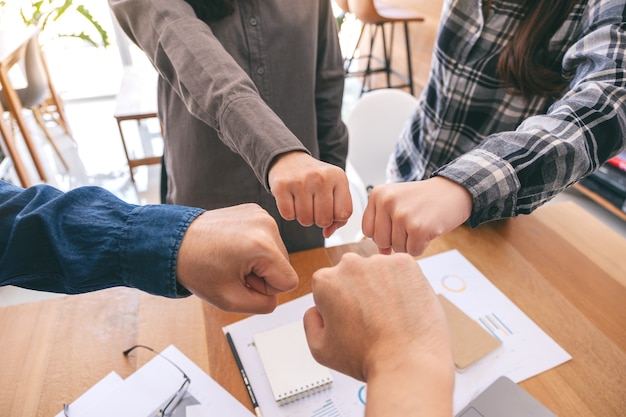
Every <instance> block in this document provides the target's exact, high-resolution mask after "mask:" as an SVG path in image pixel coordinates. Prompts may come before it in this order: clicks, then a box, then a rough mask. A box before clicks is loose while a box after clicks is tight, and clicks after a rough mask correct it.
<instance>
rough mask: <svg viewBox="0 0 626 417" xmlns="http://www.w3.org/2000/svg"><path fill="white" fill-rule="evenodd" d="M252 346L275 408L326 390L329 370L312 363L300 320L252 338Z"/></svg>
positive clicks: (312, 359)
mask: <svg viewBox="0 0 626 417" xmlns="http://www.w3.org/2000/svg"><path fill="white" fill-rule="evenodd" d="M254 344H255V346H256V349H257V351H258V353H259V356H260V358H261V363H262V364H263V369H264V370H265V374H266V376H267V379H268V381H269V384H270V387H271V389H272V394H273V395H274V400H275V401H276V403H278V405H284V404H287V403H290V402H292V401H295V400H297V399H300V398H303V397H306V396H308V395H311V394H314V393H316V392H318V391H321V390H324V389H327V388H329V387H330V386H331V384H332V383H333V376H332V374H331V373H330V370H329V369H328V368H326V367H325V366H323V365H320V364H319V363H318V362H316V361H315V359H314V358H313V355H311V351H310V350H309V346H308V344H307V342H306V336H305V333H304V325H303V324H302V320H300V321H297V322H294V323H290V324H287V325H283V326H280V327H276V328H274V329H271V330H268V331H265V332H261V333H257V334H255V335H254Z"/></svg>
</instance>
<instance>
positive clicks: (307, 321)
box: [303, 306, 324, 362]
mask: <svg viewBox="0 0 626 417" xmlns="http://www.w3.org/2000/svg"><path fill="white" fill-rule="evenodd" d="M303 321H304V333H305V334H306V341H307V343H308V344H309V349H310V350H311V354H312V355H313V357H314V358H315V359H316V360H318V361H319V362H321V361H320V360H319V355H320V353H321V352H323V350H324V349H323V345H324V342H323V341H324V319H323V318H322V315H321V314H320V312H319V310H318V309H317V307H316V306H313V307H311V308H309V309H308V310H307V311H305V312H304V318H303Z"/></svg>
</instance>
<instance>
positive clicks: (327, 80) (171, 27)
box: [109, 0, 352, 252]
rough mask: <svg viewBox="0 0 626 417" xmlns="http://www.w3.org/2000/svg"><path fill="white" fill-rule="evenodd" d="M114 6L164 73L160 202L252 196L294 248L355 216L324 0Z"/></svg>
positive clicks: (143, 1)
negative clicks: (163, 178) (162, 188)
mask: <svg viewBox="0 0 626 417" xmlns="http://www.w3.org/2000/svg"><path fill="white" fill-rule="evenodd" d="M109 5H110V7H111V9H112V11H113V13H114V15H115V17H116V18H117V20H118V22H119V23H120V25H121V27H122V28H123V30H124V31H125V32H126V33H127V34H128V36H129V37H130V38H131V39H132V41H133V42H135V43H136V44H137V45H138V46H139V47H140V48H141V49H142V50H143V51H144V52H145V53H146V55H147V57H148V58H149V59H150V61H151V62H152V64H153V65H154V67H155V68H156V70H157V71H158V73H159V75H160V77H159V84H158V107H159V118H160V120H161V123H162V126H163V133H164V139H165V152H164V164H165V168H166V171H167V197H166V202H168V203H173V204H181V205H186V206H193V207H201V208H204V209H215V208H220V207H226V206H232V205H236V204H241V203H246V202H255V203H258V204H259V205H261V206H262V207H263V208H264V209H266V210H267V211H268V212H269V213H270V214H271V215H272V216H273V217H274V218H275V219H276V221H277V222H278V225H279V229H280V232H281V236H282V238H283V240H284V242H285V245H286V246H287V249H288V250H289V251H290V252H293V251H298V250H303V249H308V248H312V247H318V246H323V244H324V239H323V238H324V236H326V237H328V236H330V235H331V234H332V233H333V232H334V231H335V230H336V229H337V228H338V227H341V226H342V225H343V224H345V222H346V221H347V219H348V218H349V217H350V215H351V214H352V200H351V198H350V192H349V186H348V180H347V177H346V175H345V172H344V168H345V160H346V154H347V149H348V133H347V129H346V127H345V125H344V124H343V122H342V121H341V103H342V96H343V84H344V71H343V64H342V56H341V51H340V46H339V41H338V37H337V27H336V22H335V18H334V15H333V13H332V8H331V4H330V2H329V1H328V0H314V1H306V2H294V1H290V0H264V1H259V0H221V1H210V2H209V1H199V0H193V1H192V0H188V1H184V0H109ZM311 226H312V227H311ZM320 229H321V230H320Z"/></svg>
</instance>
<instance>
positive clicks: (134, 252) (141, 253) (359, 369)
mask: <svg viewBox="0 0 626 417" xmlns="http://www.w3.org/2000/svg"><path fill="white" fill-rule="evenodd" d="M297 283H298V277H297V276H296V274H295V271H294V270H293V268H292V267H291V266H290V264H289V261H288V258H287V252H286V249H285V247H284V245H283V244H282V242H281V240H280V236H279V234H278V227H277V226H276V223H275V221H274V220H273V219H272V217H271V216H270V215H269V214H267V213H266V212H265V211H264V210H263V209H261V208H260V207H259V206H257V205H256V204H244V205H240V206H234V207H231V208H225V209H216V210H213V211H204V210H200V209H196V208H190V207H182V206H174V205H147V206H136V205H132V204H128V203H125V202H123V201H122V200H119V199H118V198H116V197H115V196H114V195H113V194H111V193H110V192H108V191H106V190H104V189H103V188H99V187H80V188H77V189H74V190H72V191H69V192H67V193H63V192H61V191H59V190H57V189H55V188H53V187H50V186H47V185H36V186H33V187H30V188H28V189H26V190H25V189H22V188H19V187H16V186H14V185H11V184H9V183H7V182H4V181H0V285H16V286H20V287H23V288H31V289H37V290H46V291H54V292H60V293H68V294H76V293H83V292H89V291H96V290H99V289H104V288H109V287H113V286H127V287H133V288H137V289H139V290H142V291H146V292H148V293H151V294H156V295H162V296H165V297H184V296H187V295H189V294H190V293H194V294H196V295H197V296H198V297H200V298H202V299H203V300H205V301H207V302H209V303H211V304H213V305H215V306H216V307H218V308H221V309H223V310H226V311H237V312H243V313H268V312H271V311H272V310H273V309H274V308H275V307H276V305H277V294H278V293H281V292H284V291H289V290H292V289H293V288H295V287H296V285H297ZM312 290H313V297H314V299H315V303H316V306H314V307H312V308H310V309H309V310H308V311H307V312H306V313H305V316H304V326H305V331H306V337H307V341H308V343H309V346H310V349H311V352H312V354H313V355H314V356H315V357H316V359H318V361H320V363H323V364H326V365H327V366H330V367H332V368H334V369H337V370H339V371H341V372H344V373H346V374H348V375H351V376H353V377H355V378H358V379H360V380H363V381H367V382H368V390H367V412H368V415H372V416H374V415H389V413H390V412H392V414H394V415H407V413H408V414H410V413H411V412H412V411H414V410H416V409H420V410H422V411H423V412H424V415H429V416H439V415H441V416H446V415H451V409H452V389H453V386H454V364H453V361H452V350H451V344H450V338H449V335H448V330H447V324H446V320H445V315H444V313H443V310H442V309H441V306H440V305H439V304H438V302H437V299H436V297H435V294H434V292H433V290H432V288H431V287H430V285H429V283H428V281H427V280H426V278H425V277H424V275H423V274H422V272H421V270H420V268H419V266H418V265H417V263H416V262H415V260H414V259H413V258H412V257H411V256H408V255H406V254H394V255H389V256H382V255H375V256H372V257H369V258H363V257H361V256H359V255H357V254H346V255H344V256H343V257H342V259H341V261H340V262H339V264H338V265H337V266H335V267H333V268H323V269H320V270H318V271H316V272H315V273H314V274H313V278H312ZM389 300H394V302H393V303H390V302H389ZM364 305H366V306H367V308H362V307H363V306H364ZM363 340H367V341H368V343H363ZM390 350H393V351H395V352H396V354H394V355H389V352H390Z"/></svg>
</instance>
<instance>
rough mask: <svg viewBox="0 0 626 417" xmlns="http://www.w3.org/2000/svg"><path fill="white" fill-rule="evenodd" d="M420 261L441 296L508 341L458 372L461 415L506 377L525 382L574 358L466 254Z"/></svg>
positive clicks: (456, 408) (450, 253) (456, 400)
mask: <svg viewBox="0 0 626 417" xmlns="http://www.w3.org/2000/svg"><path fill="white" fill-rule="evenodd" d="M417 262H418V264H419V265H420V267H421V268H422V271H423V272H424V275H426V277H427V278H428V281H429V282H430V284H431V285H432V287H433V289H434V291H435V292H436V293H439V294H442V295H444V296H445V297H446V298H447V299H448V300H449V301H450V302H452V303H454V304H455V305H456V306H457V307H458V308H459V309H461V310H462V311H463V312H464V313H465V314H466V315H467V316H469V317H470V318H471V319H473V320H475V321H477V322H478V323H479V324H480V325H481V326H482V327H483V328H484V329H485V330H487V331H488V332H489V333H490V334H491V335H492V336H494V337H495V338H496V339H497V340H499V341H500V342H501V343H502V344H501V346H500V347H498V348H497V349H496V350H494V351H493V352H491V353H490V354H488V355H487V356H486V357H484V358H482V359H481V360H479V361H478V362H476V363H475V364H474V365H472V366H470V367H469V368H467V369H465V370H464V371H463V372H457V375H456V381H455V391H454V411H455V414H456V413H457V412H458V411H460V409H462V408H463V407H464V406H465V405H466V404H467V403H468V402H469V401H470V400H471V399H472V398H473V397H475V395H476V394H478V393H479V392H481V391H483V390H484V389H485V388H487V386H489V385H490V384H491V383H492V382H493V381H495V380H496V379H497V378H498V377H500V376H507V377H509V378H510V379H512V380H513V381H514V382H520V381H523V380H524V379H527V378H530V377H531V376H534V375H537V374H539V373H541V372H544V371H546V370H548V369H550V368H553V367H555V366H557V365H560V364H561V363H563V362H566V361H568V360H569V359H571V356H570V355H569V354H568V353H567V352H566V351H565V350H563V349H562V348H561V347H560V346H559V345H558V344H557V343H556V342H555V341H554V340H552V339H551V338H550V337H549V336H548V335H547V334H546V333H545V332H544V331H543V330H542V329H541V328H540V327H539V326H537V324H536V323H535V322H533V321H532V320H531V319H530V318H529V317H528V316H527V315H526V314H524V312H523V311H522V310H520V309H519V308H518V307H517V306H516V305H515V304H514V303H513V302H512V301H511V300H510V299H509V298H508V297H506V296H505V295H504V294H503V293H502V292H501V291H500V290H498V288H496V286H494V285H493V284H492V283H491V281H489V280H488V279H487V277H485V276H484V275H483V274H482V273H481V272H480V271H479V270H478V269H476V268H475V267H474V266H473V265H472V264H471V263H470V262H469V261H468V260H467V259H466V258H465V257H463V255H462V254H461V253H460V252H458V251H456V250H451V251H448V252H444V253H441V254H438V255H434V256H431V257H428V258H424V259H421V260H419V261H417Z"/></svg>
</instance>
